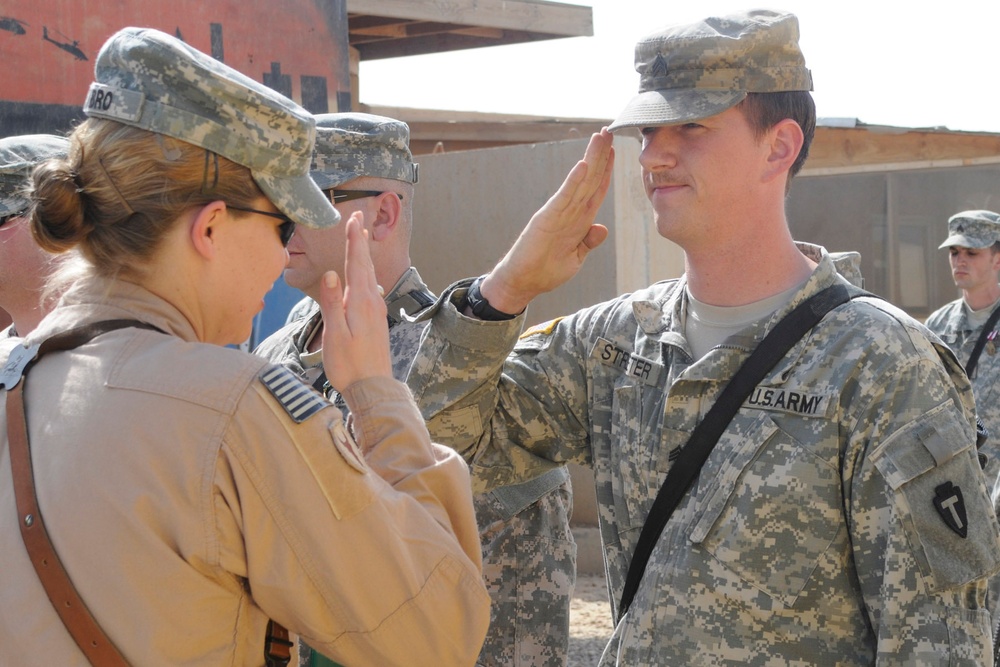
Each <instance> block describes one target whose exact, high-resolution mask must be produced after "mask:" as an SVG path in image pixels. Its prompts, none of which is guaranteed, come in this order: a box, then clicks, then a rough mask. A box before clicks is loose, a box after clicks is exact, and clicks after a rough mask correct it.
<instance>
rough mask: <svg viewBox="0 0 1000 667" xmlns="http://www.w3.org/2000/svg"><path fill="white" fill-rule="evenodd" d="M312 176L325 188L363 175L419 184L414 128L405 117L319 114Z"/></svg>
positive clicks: (363, 114) (366, 114)
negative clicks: (412, 149) (412, 145)
mask: <svg viewBox="0 0 1000 667" xmlns="http://www.w3.org/2000/svg"><path fill="white" fill-rule="evenodd" d="M311 175H312V178H313V180H314V181H316V184H317V185H319V187H320V188H322V189H323V190H327V189H329V188H334V187H336V186H338V185H341V184H343V183H347V182H348V181H352V180H354V179H355V178H358V177H361V176H373V177H375V178H389V179H392V180H395V181H404V182H406V183H416V182H417V164H416V163H415V162H414V161H413V155H412V154H411V153H410V128H409V126H408V125H407V124H406V123H404V122H403V121H401V120H396V119H394V118H387V117H385V116H376V115H373V114H368V113H328V114H321V115H318V116H316V152H315V154H314V155H313V166H312V172H311Z"/></svg>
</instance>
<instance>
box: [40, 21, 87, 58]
mask: <svg viewBox="0 0 1000 667" xmlns="http://www.w3.org/2000/svg"><path fill="white" fill-rule="evenodd" d="M56 32H57V33H59V35H60V36H61V37H62V38H63V39H65V40H67V41H66V42H57V41H56V40H54V39H52V38H51V37H49V29H48V27H47V26H42V39H44V40H45V41H46V42H51V43H52V44H55V45H56V46H58V47H59V48H60V49H62V50H63V51H65V52H66V53H69V54H71V55H72V56H73V57H74V58H76V59H77V60H87V56H86V54H85V53H84V52H83V51H81V50H80V47H79V46H78V45H79V44H80V42H78V41H77V40H75V39H74V40H70V39H69V37H67V36H66V35H63V34H62V33H61V32H59V31H58V30H56Z"/></svg>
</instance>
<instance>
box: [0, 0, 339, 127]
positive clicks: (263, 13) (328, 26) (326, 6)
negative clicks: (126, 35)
mask: <svg viewBox="0 0 1000 667" xmlns="http://www.w3.org/2000/svg"><path fill="white" fill-rule="evenodd" d="M345 1H346V0H269V1H268V0H265V1H262V0H3V3H2V6H0V100H2V101H6V102H26V103H36V104H37V103H40V104H58V105H69V106H82V105H83V101H84V97H85V96H86V93H87V89H88V87H89V86H90V83H91V81H92V80H93V71H94V59H95V58H96V56H97V53H98V51H99V50H100V47H101V45H102V44H103V43H104V41H105V40H106V39H107V38H108V37H109V36H110V35H111V34H112V33H114V32H115V31H116V30H118V29H120V28H122V27H125V26H130V25H132V26H143V27H152V28H157V29H159V30H162V31H164V32H168V33H170V34H173V35H177V34H178V32H179V36H180V37H181V38H182V39H183V40H184V41H185V42H187V43H188V44H190V45H192V46H194V47H195V48H197V49H199V50H201V51H204V52H205V53H210V54H211V53H213V48H212V47H213V40H212V33H213V24H215V28H214V31H215V33H216V36H217V39H216V42H215V43H216V47H217V48H218V46H219V45H220V44H221V47H222V55H223V57H222V58H221V60H223V62H225V63H226V64H227V65H229V66H231V67H234V68H235V69H237V70H239V71H241V72H243V73H244V74H246V75H247V76H249V77H251V78H253V79H254V80H256V81H260V82H262V83H266V84H268V85H271V86H272V87H274V88H276V89H278V90H281V87H280V86H278V85H273V83H272V82H269V81H268V80H267V79H268V78H271V79H272V81H282V82H284V83H285V84H290V92H291V97H292V98H293V99H295V100H296V101H297V102H299V103H300V104H302V103H303V78H302V77H312V81H311V83H312V84H314V85H313V88H312V90H313V91H315V90H317V88H316V86H315V84H316V82H317V81H319V80H321V79H322V80H323V81H325V88H326V97H327V102H328V108H327V109H325V110H326V111H337V94H338V92H339V93H341V94H342V95H343V94H347V95H348V97H349V94H350V75H349V68H348V57H347V43H346V39H347V22H346V11H345V6H344V3H345ZM45 30H47V32H48V37H49V40H46V39H45V38H44V31H45ZM22 31H23V34H22ZM218 36H221V40H219V39H218ZM54 42H58V43H60V44H62V45H63V47H60V46H58V45H57V44H55V43H54ZM74 50H78V53H75V52H73V51H74ZM83 58H85V60H84V59H83ZM265 75H267V76H265ZM275 75H280V76H278V77H275ZM283 77H287V78H283ZM307 86H308V83H307ZM319 89H320V90H321V89H322V83H321V85H320V87H319ZM283 92H284V91H283ZM307 106H314V105H307ZM311 110H313V111H322V109H311Z"/></svg>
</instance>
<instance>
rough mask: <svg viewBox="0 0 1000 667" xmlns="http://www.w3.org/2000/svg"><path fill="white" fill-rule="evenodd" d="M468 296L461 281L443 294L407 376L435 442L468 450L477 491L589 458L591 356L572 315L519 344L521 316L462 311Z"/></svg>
mask: <svg viewBox="0 0 1000 667" xmlns="http://www.w3.org/2000/svg"><path fill="white" fill-rule="evenodd" d="M452 290H454V291H452ZM463 295H464V287H462V288H459V289H455V286H452V288H449V291H447V292H446V293H445V295H444V297H445V298H444V299H443V301H442V302H439V304H438V307H436V312H434V314H433V319H432V320H431V325H430V326H429V327H428V328H427V330H426V332H425V336H424V338H423V340H422V341H421V347H420V351H419V353H418V354H417V357H416V358H415V360H414V362H413V364H412V366H411V368H410V373H409V376H408V377H407V384H408V385H409V386H410V387H411V389H412V390H413V393H414V396H415V397H416V399H417V403H418V404H419V405H420V407H421V410H422V412H423V415H424V418H425V419H426V420H427V424H428V429H429V430H430V433H431V437H432V439H433V440H434V441H435V442H440V443H443V444H446V445H449V446H451V447H454V448H455V449H457V450H458V451H459V452H461V453H462V454H463V456H465V458H466V460H467V461H469V463H470V464H471V465H472V467H473V473H474V478H475V479H476V481H477V488H476V491H483V490H487V489H489V488H492V487H495V486H501V485H507V484H515V483H519V482H523V481H527V480H529V479H533V478H535V477H537V476H538V475H539V474H542V473H544V472H545V471H547V470H549V469H551V468H552V467H554V466H555V465H558V464H561V463H564V462H567V461H576V462H581V463H586V462H587V461H588V460H589V450H587V449H586V447H581V445H585V444H586V441H587V437H588V435H587V426H586V424H587V421H588V420H587V418H586V414H587V411H588V407H587V394H586V379H585V376H586V368H585V363H586V358H585V357H582V358H581V357H580V355H578V354H577V353H576V349H577V342H576V340H575V332H574V327H573V326H572V324H571V321H572V318H568V319H566V320H562V321H559V320H556V321H553V322H550V323H548V324H547V325H542V326H540V327H535V328H534V329H532V330H530V331H529V332H526V334H525V336H523V337H522V338H521V340H520V342H517V340H518V339H517V334H518V333H519V331H520V326H521V324H522V323H523V319H522V318H518V319H516V320H511V321H507V322H482V321H479V320H474V319H470V318H467V317H464V316H463V315H461V314H459V312H458V310H457V309H456V307H455V303H460V301H461V298H462V296H463ZM522 317H523V316H522ZM515 343H516V344H517V346H516V349H515V350H514V354H513V355H512V356H511V357H510V358H508V356H507V355H508V353H510V352H511V350H512V348H514V347H515Z"/></svg>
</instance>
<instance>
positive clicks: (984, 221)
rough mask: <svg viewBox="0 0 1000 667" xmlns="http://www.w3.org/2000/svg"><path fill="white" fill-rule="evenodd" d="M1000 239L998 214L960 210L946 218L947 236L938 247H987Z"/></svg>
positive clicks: (999, 215) (999, 217)
mask: <svg viewBox="0 0 1000 667" xmlns="http://www.w3.org/2000/svg"><path fill="white" fill-rule="evenodd" d="M997 241H1000V214H997V213H994V212H993V211H962V212H961V213H956V214H955V215H953V216H951V217H950V218H948V238H946V239H945V240H944V243H942V244H941V245H939V246H938V248H950V247H952V246H958V247H960V248H988V247H990V246H991V245H993V244H994V243H996V242H997Z"/></svg>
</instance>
